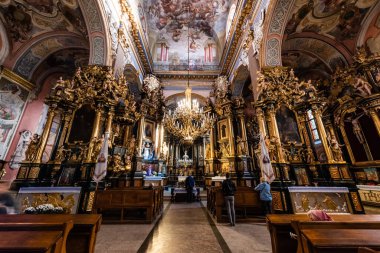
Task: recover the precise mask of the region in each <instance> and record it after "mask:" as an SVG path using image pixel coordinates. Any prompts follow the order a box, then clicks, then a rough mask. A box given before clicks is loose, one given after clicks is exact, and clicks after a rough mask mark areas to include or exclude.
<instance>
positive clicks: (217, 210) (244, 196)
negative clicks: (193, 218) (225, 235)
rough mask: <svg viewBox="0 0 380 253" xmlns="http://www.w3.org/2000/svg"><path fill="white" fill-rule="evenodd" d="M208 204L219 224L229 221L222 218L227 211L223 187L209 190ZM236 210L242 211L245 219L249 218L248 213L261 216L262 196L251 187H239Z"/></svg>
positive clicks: (236, 196)
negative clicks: (224, 210) (225, 210)
mask: <svg viewBox="0 0 380 253" xmlns="http://www.w3.org/2000/svg"><path fill="white" fill-rule="evenodd" d="M207 201H212V203H207V207H208V210H209V211H210V213H211V214H213V215H214V216H215V217H216V221H217V222H222V221H227V216H226V218H225V219H223V217H222V211H223V209H225V202H224V196H223V193H222V189H221V187H211V188H210V189H208V190H207ZM235 210H236V211H238V210H241V211H242V212H243V213H244V217H247V211H250V212H251V213H254V214H261V213H262V207H261V201H260V195H259V193H258V192H257V191H254V190H253V189H252V188H250V187H237V190H236V192H235Z"/></svg>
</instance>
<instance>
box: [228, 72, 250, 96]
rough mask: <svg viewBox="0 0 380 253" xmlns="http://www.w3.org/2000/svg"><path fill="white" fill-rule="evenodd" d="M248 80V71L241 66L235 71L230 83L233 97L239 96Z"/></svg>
mask: <svg viewBox="0 0 380 253" xmlns="http://www.w3.org/2000/svg"><path fill="white" fill-rule="evenodd" d="M249 78H250V73H249V69H248V67H247V66H245V65H243V64H241V65H240V66H239V67H238V68H237V69H236V71H235V75H234V77H233V79H232V81H231V91H232V95H233V96H240V95H241V94H242V91H243V89H244V85H245V84H246V81H247V80H248V79H249Z"/></svg>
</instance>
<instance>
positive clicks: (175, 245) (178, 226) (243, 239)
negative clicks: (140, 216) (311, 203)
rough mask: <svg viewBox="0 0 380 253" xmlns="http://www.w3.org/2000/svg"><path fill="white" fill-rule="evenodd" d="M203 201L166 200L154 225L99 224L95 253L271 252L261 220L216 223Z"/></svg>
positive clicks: (267, 235) (265, 229)
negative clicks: (181, 201)
mask: <svg viewBox="0 0 380 253" xmlns="http://www.w3.org/2000/svg"><path fill="white" fill-rule="evenodd" d="M205 206H206V203H205V202H194V203H190V204H189V203H173V204H169V203H165V211H164V214H163V216H162V218H161V219H160V220H158V221H157V224H156V226H155V225H154V224H149V225H143V224H139V225H136V224H123V225H102V226H101V229H100V232H99V234H98V237H97V243H96V250H95V253H103V252H110V253H119V252H120V253H121V252H152V253H155V252H164V253H166V252H167V253H172V252H199V253H201V252H207V253H208V252H210V253H212V252H234V253H235V252H236V253H245V252H247V253H248V252H271V245H270V238H269V232H268V230H267V228H266V224H265V222H264V219H262V218H261V219H260V218H259V219H256V220H253V221H252V220H251V221H249V222H248V223H247V222H244V223H243V222H242V221H241V220H239V219H237V224H236V226H235V227H231V226H229V225H228V224H227V223H218V224H216V223H215V220H213V219H212V218H211V217H210V216H209V215H208V213H207V211H206V208H205Z"/></svg>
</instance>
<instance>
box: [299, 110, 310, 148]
mask: <svg viewBox="0 0 380 253" xmlns="http://www.w3.org/2000/svg"><path fill="white" fill-rule="evenodd" d="M300 114H301V115H302V118H300V119H299V124H300V129H301V133H302V135H303V139H304V141H305V144H306V146H308V147H309V146H310V145H311V141H310V138H309V134H308V132H307V125H306V122H308V121H309V117H308V116H307V113H306V112H301V113H300ZM297 118H299V117H297Z"/></svg>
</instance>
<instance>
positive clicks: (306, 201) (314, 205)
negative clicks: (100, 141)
mask: <svg viewBox="0 0 380 253" xmlns="http://www.w3.org/2000/svg"><path fill="white" fill-rule="evenodd" d="M288 189H289V193H290V198H291V203H292V207H293V213H295V214H305V213H307V212H308V211H310V210H322V211H325V212H327V213H350V212H351V210H352V209H351V205H350V201H349V199H348V188H346V187H302V186H296V187H288Z"/></svg>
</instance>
